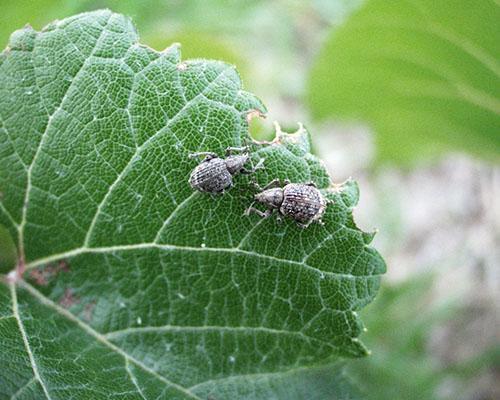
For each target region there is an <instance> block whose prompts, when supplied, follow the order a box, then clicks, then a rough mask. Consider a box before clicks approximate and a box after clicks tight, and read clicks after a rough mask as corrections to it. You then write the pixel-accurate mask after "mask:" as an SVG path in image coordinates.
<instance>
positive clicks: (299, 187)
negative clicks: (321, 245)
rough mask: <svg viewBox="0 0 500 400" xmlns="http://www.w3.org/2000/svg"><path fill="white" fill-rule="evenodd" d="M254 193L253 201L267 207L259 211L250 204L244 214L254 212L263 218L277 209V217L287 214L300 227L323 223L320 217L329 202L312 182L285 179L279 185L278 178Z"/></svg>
mask: <svg viewBox="0 0 500 400" xmlns="http://www.w3.org/2000/svg"><path fill="white" fill-rule="evenodd" d="M258 189H259V190H260V193H257V194H256V195H255V201H257V202H259V203H261V204H263V205H264V206H266V207H267V210H266V211H264V212H263V211H260V210H258V209H256V208H254V207H253V206H252V205H253V204H252V205H251V206H250V207H249V208H247V210H246V211H245V215H250V213H252V212H253V213H255V214H257V215H259V216H261V217H263V218H267V217H269V216H270V215H271V214H272V213H273V211H274V210H277V211H278V218H279V219H281V216H288V217H291V218H293V219H294V220H295V221H296V222H297V224H298V225H299V226H300V227H301V228H307V227H308V226H309V225H310V224H311V223H312V222H317V223H320V224H323V222H322V221H321V217H322V216H323V214H324V213H325V210H326V206H327V204H328V203H329V202H330V201H328V200H326V199H325V198H324V197H323V195H322V194H321V192H320V191H319V190H318V189H317V187H316V185H315V184H314V183H313V182H309V183H290V181H288V180H285V181H284V185H281V183H280V180H279V179H275V180H273V181H272V182H270V183H269V184H268V185H267V186H266V187H264V188H260V187H258Z"/></svg>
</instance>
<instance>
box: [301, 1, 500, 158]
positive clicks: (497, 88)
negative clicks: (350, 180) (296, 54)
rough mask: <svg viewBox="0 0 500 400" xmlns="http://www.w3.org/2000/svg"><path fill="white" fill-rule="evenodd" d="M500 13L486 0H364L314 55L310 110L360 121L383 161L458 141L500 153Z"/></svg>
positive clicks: (459, 146)
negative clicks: (371, 133) (373, 134)
mask: <svg viewBox="0 0 500 400" xmlns="http://www.w3.org/2000/svg"><path fill="white" fill-rule="evenodd" d="M499 20H500V7H499V6H498V4H495V3H494V2H493V1H491V0H485V1H474V2H463V1H459V0H446V1H432V0H423V1H416V0H412V1H404V2H387V1H383V0H368V1H367V2H366V4H365V5H364V7H362V8H361V9H360V10H359V12H358V13H356V14H355V15H354V16H353V17H351V18H350V19H349V20H348V21H347V23H346V24H345V25H344V26H342V27H341V28H340V29H339V30H338V31H336V32H333V33H332V35H331V36H330V38H329V39H328V40H327V42H326V44H325V46H324V48H323V49H322V51H321V52H320V54H319V56H318V59H317V61H316V63H315V66H314V67H313V69H312V72H311V76H310V82H309V89H308V101H309V104H310V106H311V109H312V112H313V115H314V116H315V117H316V118H317V119H324V118H327V117H333V118H337V119H344V120H363V121H365V122H368V123H369V124H370V125H371V126H372V127H373V129H374V130H375V132H376V134H377V139H378V150H379V153H380V156H381V157H382V158H383V159H392V160H396V161H403V162H405V161H408V160H412V159H415V158H421V157H424V156H429V155H431V154H436V153H437V152H440V151H443V150H445V149H459V150H466V151H470V152H472V153H473V154H477V155H482V156H485V157H487V158H491V159H496V160H498V154H500V134H499V132H500V101H499V94H500V63H499V62H498V54H500V40H499V38H500V24H499V23H498V21H499Z"/></svg>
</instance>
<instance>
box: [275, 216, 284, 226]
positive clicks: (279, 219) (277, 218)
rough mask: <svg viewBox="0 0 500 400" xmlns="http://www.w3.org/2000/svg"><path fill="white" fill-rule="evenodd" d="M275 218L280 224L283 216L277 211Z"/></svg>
mask: <svg viewBox="0 0 500 400" xmlns="http://www.w3.org/2000/svg"><path fill="white" fill-rule="evenodd" d="M276 220H277V221H278V223H279V224H282V223H283V216H282V215H281V214H280V213H277V214H276Z"/></svg>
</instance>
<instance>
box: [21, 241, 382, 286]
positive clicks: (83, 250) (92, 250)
mask: <svg viewBox="0 0 500 400" xmlns="http://www.w3.org/2000/svg"><path fill="white" fill-rule="evenodd" d="M321 243H323V242H321ZM318 247H320V246H318ZM150 249H159V250H167V251H186V252H199V253H203V252H212V253H213V252H215V253H219V252H220V253H235V254H242V255H247V256H251V257H256V258H260V259H264V260H269V261H274V262H279V263H282V264H292V265H297V266H300V267H302V268H304V269H306V270H308V271H310V272H313V273H314V274H316V275H318V276H319V278H320V279H323V278H325V277H332V278H339V277H340V278H347V279H356V278H359V277H363V276H373V277H375V276H379V275H380V274H369V275H353V274H350V273H345V272H332V271H322V270H320V269H318V268H316V267H313V266H311V265H309V264H307V263H305V262H302V261H295V260H287V259H284V258H279V257H275V256H271V255H267V254H261V253H256V252H254V251H250V250H243V249H240V248H237V247H193V246H178V245H172V244H158V243H138V244H127V245H116V246H109V247H80V248H77V249H73V250H69V251H67V252H63V253H59V254H54V255H51V256H48V257H44V258H39V259H37V260H35V261H32V262H30V263H28V264H26V270H30V269H33V268H35V267H38V266H42V265H45V264H48V263H51V262H55V261H58V260H61V259H66V258H71V257H75V256H79V255H83V254H99V253H100V254H102V253H104V254H105V253H114V252H120V251H133V250H150ZM315 250H316V248H315V249H313V250H312V252H311V253H309V254H308V255H307V256H306V257H304V258H305V259H307V257H308V256H309V255H310V254H312V253H313V252H314V251H315Z"/></svg>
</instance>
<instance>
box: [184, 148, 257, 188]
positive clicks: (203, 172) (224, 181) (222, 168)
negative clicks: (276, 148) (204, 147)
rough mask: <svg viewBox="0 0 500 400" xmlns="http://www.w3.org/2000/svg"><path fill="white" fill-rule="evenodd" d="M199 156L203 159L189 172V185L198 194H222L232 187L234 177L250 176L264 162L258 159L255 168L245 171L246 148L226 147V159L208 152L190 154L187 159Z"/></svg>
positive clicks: (247, 156)
mask: <svg viewBox="0 0 500 400" xmlns="http://www.w3.org/2000/svg"><path fill="white" fill-rule="evenodd" d="M233 153H239V154H233ZM199 156H205V158H204V159H203V161H202V162H201V163H200V164H198V166H196V168H195V169H194V170H193V172H191V176H190V177H189V184H190V185H191V187H192V188H193V189H196V190H199V191H200V192H207V193H214V194H215V193H223V192H224V190H226V189H228V188H230V187H231V186H232V185H233V176H234V175H236V174H238V173H241V174H251V173H253V172H255V171H256V170H257V169H259V168H261V167H262V164H263V162H264V159H260V160H259V162H258V164H257V165H256V166H255V167H253V168H252V169H250V170H248V169H246V168H245V164H246V162H247V161H248V160H249V158H250V154H249V152H248V147H228V148H227V149H226V158H220V157H219V156H218V155H217V154H216V153H212V152H210V151H202V152H198V153H192V154H190V155H189V158H193V157H199Z"/></svg>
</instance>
